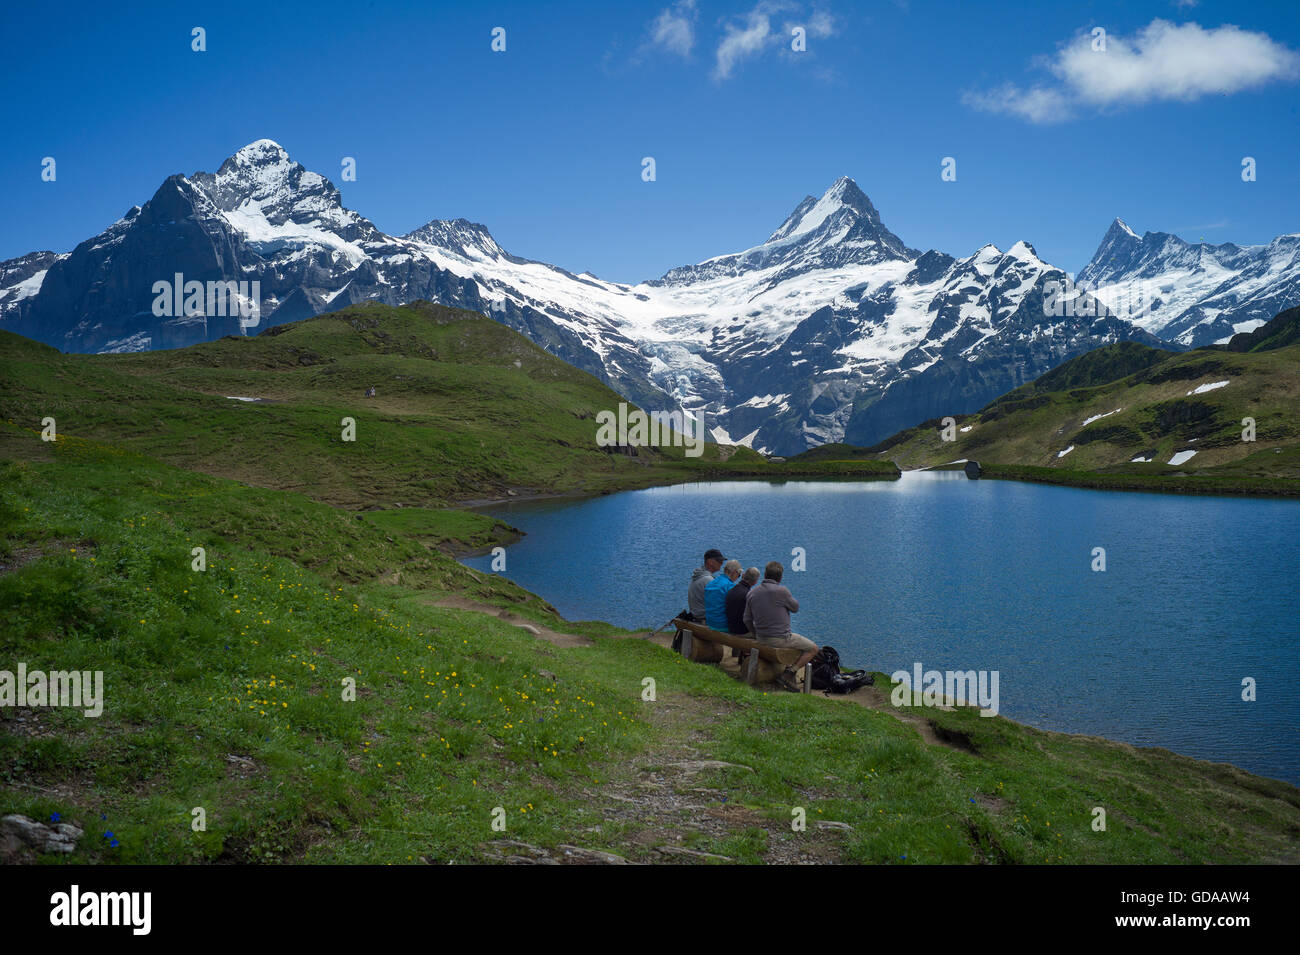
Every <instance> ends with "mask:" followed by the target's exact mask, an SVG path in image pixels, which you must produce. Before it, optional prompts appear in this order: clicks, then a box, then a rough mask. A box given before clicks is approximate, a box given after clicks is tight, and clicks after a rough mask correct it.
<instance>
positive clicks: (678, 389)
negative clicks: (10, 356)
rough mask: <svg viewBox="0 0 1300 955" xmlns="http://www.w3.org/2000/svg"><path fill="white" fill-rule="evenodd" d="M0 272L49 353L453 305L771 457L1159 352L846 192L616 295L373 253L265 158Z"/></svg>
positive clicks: (386, 245) (488, 261)
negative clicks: (217, 293)
mask: <svg viewBox="0 0 1300 955" xmlns="http://www.w3.org/2000/svg"><path fill="white" fill-rule="evenodd" d="M176 275H181V276H183V279H184V281H185V282H186V283H189V282H191V281H195V282H199V283H209V282H222V281H235V282H246V283H253V282H256V283H257V287H256V294H257V296H258V305H259V306H260V311H259V313H258V315H257V317H256V319H255V324H253V325H251V326H250V325H248V324H246V322H245V321H244V320H242V319H241V318H240V316H239V315H233V316H232V315H220V314H214V313H213V312H212V311H211V309H210V308H209V309H204V308H202V307H197V308H193V309H191V308H188V307H187V308H186V309H183V310H181V309H168V308H165V307H164V308H162V309H161V310H160V308H159V307H158V305H159V301H160V298H159V296H158V294H157V293H156V292H155V291H154V288H155V285H156V283H158V282H159V281H163V282H170V281H172V280H173V278H174V276H176ZM0 276H3V278H2V279H0V327H3V328H7V329H10V330H13V331H17V332H19V333H21V334H25V335H28V336H30V337H33V338H37V339H40V340H42V341H45V342H48V343H50V344H52V345H55V346H56V347H59V348H62V349H65V350H70V351H124V350H140V349H150V348H172V347H178V346H183V345H188V344H192V343H195V342H200V341H206V340H210V339H213V338H217V337H220V336H222V335H227V334H244V333H247V334H255V333H256V332H257V331H260V330H261V329H264V328H267V327H270V326H273V325H277V324H281V323H283V322H286V321H294V320H297V319H300V318H305V317H308V316H311V315H315V314H319V313H321V312H325V311H330V310H334V309H338V308H341V307H343V306H345V305H349V304H353V303H357V302H362V301H366V300H376V301H381V302H385V303H389V304H400V303H402V302H408V301H413V300H416V299H428V300H430V301H435V302H440V303H443V304H446V305H452V306H459V307H464V308H471V309H474V310H477V311H481V312H484V313H486V314H488V315H490V316H492V317H493V318H496V319H497V320H498V321H501V322H503V323H504V324H507V325H509V326H510V327H512V328H515V329H516V330H518V331H520V332H522V333H524V334H525V335H527V336H528V337H530V338H531V339H532V340H533V341H535V342H537V343H538V344H540V345H542V346H543V347H544V348H546V349H548V350H549V351H551V352H552V353H554V354H556V355H558V356H559V357H561V358H563V359H565V360H567V361H569V362H570V363H572V364H574V365H576V366H578V367H580V368H583V369H584V370H586V371H589V372H591V373H592V374H595V375H596V376H598V377H600V378H602V379H603V380H605V381H606V382H608V383H609V384H610V385H611V386H612V387H614V388H615V389H616V390H617V391H619V392H620V393H622V394H623V395H625V396H627V397H628V398H629V399H630V400H632V401H634V402H636V403H638V404H640V405H641V406H642V407H647V408H657V409H671V408H674V407H677V406H681V407H684V408H686V409H687V410H689V411H692V412H696V413H702V414H703V415H704V418H705V424H706V426H707V427H708V428H709V429H710V430H711V431H712V433H713V434H714V436H715V437H717V438H718V439H719V440H723V441H735V442H740V443H745V444H749V445H751V446H753V447H755V448H758V449H760V450H766V451H768V452H771V453H795V452H798V451H801V450H804V449H805V448H807V447H809V446H812V445H816V444H821V443H825V442H828V441H840V440H848V441H852V442H855V443H860V444H870V443H874V442H875V441H878V440H880V439H882V438H884V437H887V436H889V435H890V434H892V433H894V432H895V431H897V430H899V429H901V428H904V427H907V426H909V425H912V424H915V423H917V422H918V421H920V420H923V419H925V418H929V417H934V416H942V415H946V414H958V413H963V412H968V411H972V410H975V409H977V408H979V407H982V406H983V405H984V404H986V403H987V402H988V401H990V400H992V399H993V398H995V397H997V396H998V395H1000V394H1003V393H1004V392H1006V391H1009V390H1010V389H1012V388H1014V387H1017V386H1018V385H1020V384H1023V383H1024V382H1026V381H1028V380H1031V379H1032V378H1034V377H1037V376H1038V375H1040V374H1042V373H1043V372H1045V371H1047V370H1049V369H1050V368H1052V367H1054V366H1055V365H1057V364H1060V363H1061V362H1063V361H1065V360H1067V359H1068V358H1071V357H1073V356H1074V355H1076V354H1079V353H1081V352H1083V351H1086V350H1088V349H1091V348H1095V347H1097V346H1099V345H1102V344H1106V343H1109V342H1113V341H1119V340H1126V339H1135V340H1139V341H1143V342H1146V343H1147V344H1158V342H1157V340H1156V339H1155V338H1153V337H1152V336H1151V335H1150V334H1148V333H1147V332H1145V331H1143V330H1142V329H1140V328H1138V327H1136V326H1134V325H1133V324H1131V323H1129V322H1126V321H1123V320H1121V319H1118V318H1115V317H1114V316H1111V315H1108V314H1105V312H1106V310H1105V309H1104V308H1100V309H1098V311H1100V312H1101V313H1102V314H1100V315H1087V314H1078V313H1076V315H1069V316H1065V317H1051V316H1049V315H1048V309H1046V308H1045V303H1044V287H1045V285H1046V283H1048V282H1062V281H1063V280H1064V279H1065V276H1064V274H1063V273H1062V272H1061V270H1060V269H1056V268H1054V267H1052V266H1050V265H1048V264H1047V263H1045V262H1043V261H1042V260H1040V259H1039V258H1038V256H1037V254H1036V253H1035V252H1034V250H1033V248H1032V247H1031V246H1029V245H1027V244H1026V243H1023V242H1020V243H1017V244H1016V245H1014V246H1013V247H1012V248H1011V249H1010V250H1009V251H1006V252H1002V251H1000V250H998V249H997V248H995V247H993V246H991V245H990V246H985V247H983V248H981V249H979V250H977V251H976V252H975V253H974V254H973V255H970V256H968V257H966V258H961V259H957V258H953V257H952V256H949V255H946V254H944V253H942V252H934V251H930V252H925V253H921V252H919V251H917V250H915V249H911V248H908V247H907V246H906V245H905V244H904V243H903V242H902V240H900V239H899V238H898V237H897V236H896V235H894V234H893V233H892V232H890V231H889V230H888V229H887V228H886V227H885V226H884V224H883V223H882V221H881V218H880V215H879V213H878V212H877V210H876V209H875V207H874V206H873V205H872V203H871V201H870V200H869V199H868V198H867V197H866V195H864V194H863V193H862V191H861V190H860V189H859V188H858V187H857V185H856V184H855V183H854V182H853V180H851V179H847V178H843V179H840V180H838V181H836V182H835V183H834V184H833V185H832V186H831V187H830V189H828V190H827V191H826V193H825V194H823V195H822V196H820V197H813V196H808V197H806V198H805V199H804V200H803V201H802V202H800V203H799V204H798V206H797V207H796V208H795V210H794V211H793V212H792V213H791V214H790V216H789V217H788V218H787V219H786V220H785V222H783V223H782V224H781V225H780V227H778V228H777V229H776V231H774V232H773V233H772V234H771V235H770V236H769V237H768V238H767V239H766V240H765V241H764V242H762V243H760V244H759V245H756V246H754V247H752V248H750V249H746V250H744V251H742V252H738V253H733V254H729V255H723V256H718V257H716V258H712V259H708V260H706V261H704V262H700V263H698V264H695V265H687V266H682V267H680V268H675V269H672V270H670V271H669V272H668V273H667V274H665V275H664V276H662V277H661V278H659V279H656V280H653V281H646V282H642V283H639V284H637V285H626V284H622V283H617V282H608V281H604V280H602V279H599V278H597V277H595V276H593V275H590V274H581V275H575V274H573V273H571V272H568V271H566V270H564V269H562V268H558V267H556V266H553V265H547V264H545V263H542V262H535V261H531V260H528V259H523V258H520V257H518V256H514V255H511V254H510V253H508V252H506V251H505V250H504V249H502V248H501V247H500V246H499V245H498V244H497V242H496V241H495V240H494V239H493V238H492V236H491V234H490V233H489V232H488V230H487V229H486V228H485V227H484V226H482V225H478V224H475V223H472V222H469V221H466V220H464V219H456V220H435V221H432V222H429V223H428V224H427V225H425V226H422V227H421V228H419V229H416V230H415V231H413V232H411V233H409V234H407V235H404V236H391V235H388V234H386V233H384V232H382V231H381V230H379V229H378V228H377V227H376V226H375V225H374V224H373V223H371V222H370V221H369V220H367V219H365V218H364V217H362V216H360V215H359V214H357V213H355V212H353V211H351V210H348V209H346V208H345V207H344V206H343V204H342V200H341V196H340V195H339V192H338V190H337V189H336V188H335V187H334V186H333V184H331V183H330V182H329V180H327V179H325V178H324V177H322V176H320V175H318V174H316V173H313V172H311V171H309V170H307V169H305V168H304V167H303V166H301V165H300V164H298V163H295V162H293V161H292V160H291V159H290V158H289V156H288V154H287V153H286V152H285V151H284V150H283V149H282V148H281V147H280V146H279V145H278V144H276V143H274V142H271V141H270V140H259V141H257V142H255V143H251V144H249V145H248V146H245V147H244V148H243V149H241V150H239V151H238V152H237V153H236V154H235V155H234V156H232V157H230V158H229V159H227V160H226V161H225V162H224V163H223V164H222V165H221V167H220V169H219V170H218V171H217V172H216V173H215V174H209V173H196V174H194V175H193V176H189V177H186V176H181V175H176V176H172V177H171V178H169V179H168V180H167V181H166V182H164V183H163V185H162V186H161V187H160V188H159V190H158V192H157V193H156V194H155V195H154V196H153V198H151V199H150V200H149V201H148V202H146V203H145V204H144V205H143V206H137V207H134V208H132V209H131V210H130V211H128V212H127V214H126V215H125V216H123V217H122V219H120V220H119V221H117V222H115V223H113V224H112V225H111V226H109V227H108V229H106V230H105V231H104V232H103V233H101V234H100V235H98V236H95V237H94V238H92V239H89V240H87V241H86V242H83V243H81V245H79V246H77V248H76V249H74V250H73V251H72V252H71V253H69V254H67V255H61V256H59V255H54V254H53V253H36V254H33V255H30V256H25V257H23V258H22V259H16V260H12V261H10V262H6V263H0ZM178 295H179V293H178ZM1085 298H1086V296H1085ZM162 301H163V304H164V305H169V304H170V302H171V298H170V296H165V297H163V299H162ZM178 301H179V299H178ZM160 312H161V314H160ZM187 312H192V314H186V313H187ZM1076 316H1077V317H1076Z"/></svg>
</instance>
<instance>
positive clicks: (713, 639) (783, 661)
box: [673, 617, 812, 693]
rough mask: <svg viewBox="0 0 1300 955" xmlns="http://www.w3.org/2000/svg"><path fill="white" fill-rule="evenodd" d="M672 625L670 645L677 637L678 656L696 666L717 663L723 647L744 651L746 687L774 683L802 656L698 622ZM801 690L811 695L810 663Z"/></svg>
mask: <svg viewBox="0 0 1300 955" xmlns="http://www.w3.org/2000/svg"><path fill="white" fill-rule="evenodd" d="M673 626H675V627H676V628H677V633H675V634H674V635H673V643H677V637H678V636H680V637H681V653H682V656H684V657H686V659H688V660H693V661H694V662H696V663H719V662H721V660H722V648H723V647H733V648H735V649H737V650H748V651H749V660H748V663H747V665H746V667H745V682H746V683H748V684H749V685H750V686H753V685H754V684H756V683H768V682H771V681H773V680H775V679H776V677H777V676H778V675H779V674H780V673H781V671H783V670H784V669H785V668H786V667H788V666H790V665H791V664H793V663H794V662H795V661H796V660H798V659H799V657H801V656H803V652H802V651H800V650H795V649H793V648H787V647H772V646H768V645H767V644H766V643H759V642H758V641H757V640H753V639H751V638H749V637H742V636H738V635H736V634H734V633H723V632H722V631H720V630H712V629H710V628H709V627H706V626H705V625H704V624H702V623H695V622H694V621H691V620H683V619H681V618H680V617H678V618H676V619H674V620H673ZM803 691H804V692H805V693H810V692H812V664H811V663H808V664H805V665H804V673H803Z"/></svg>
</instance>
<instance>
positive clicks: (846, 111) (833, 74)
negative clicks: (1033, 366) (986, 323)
mask: <svg viewBox="0 0 1300 955" xmlns="http://www.w3.org/2000/svg"><path fill="white" fill-rule="evenodd" d="M132 7H133V9H132V10H131V11H129V12H122V11H120V10H117V9H114V8H113V6H112V5H101V4H93V5H92V4H89V3H87V4H67V5H56V6H50V5H39V4H37V5H31V4H24V5H21V7H19V6H18V5H15V4H8V5H6V7H5V9H4V11H3V13H0V36H3V37H4V38H5V39H6V42H5V44H4V47H5V50H6V57H5V58H4V59H3V61H0V90H2V91H3V94H4V102H5V104H6V114H7V115H6V118H5V124H4V128H5V139H4V146H3V150H0V223H3V228H0V258H9V257H12V256H16V255H20V254H22V253H24V252H28V251H32V250H36V249H54V250H56V251H67V250H69V249H71V248H72V247H73V246H74V245H75V244H76V243H78V242H80V241H82V240H83V239H86V238H88V237H90V236H91V235H93V234H95V233H97V232H98V231H100V230H101V229H103V228H104V227H105V226H106V225H108V224H109V223H110V222H112V221H113V220H115V219H117V218H118V217H119V216H121V215H122V213H123V212H125V211H126V210H127V209H128V208H129V207H130V206H131V205H133V204H138V203H143V202H145V201H146V200H147V199H148V198H149V197H151V196H152V195H153V193H154V191H155V190H156V189H157V188H158V186H159V185H160V184H161V182H162V181H163V179H165V178H166V177H167V176H168V175H170V174H172V173H177V172H183V173H186V174H189V173H193V172H195V171H198V170H206V171H214V170H215V169H216V168H217V167H218V166H219V165H220V163H221V161H222V160H223V159H224V158H225V157H227V156H229V155H230V154H231V153H233V152H234V151H235V150H236V149H238V148H239V147H240V146H242V145H244V144H246V143H248V142H251V141H252V140H255V139H259V138H262V137H267V138H271V139H274V140H276V141H277V142H279V143H281V144H282V145H283V146H284V147H285V148H286V149H287V150H288V151H289V153H290V155H291V156H292V157H293V158H294V159H296V160H298V161H299V162H302V163H303V164H304V165H306V166H307V167H308V168H310V169H314V170H316V171H318V172H320V173H322V174H323V175H325V176H327V177H328V178H329V179H330V180H331V181H333V182H334V183H335V185H337V186H338V187H339V188H340V189H341V190H342V193H343V197H344V202H345V204H346V205H347V206H349V207H350V208H353V209H356V210H357V211H359V212H360V213H362V214H363V215H365V216H367V217H368V218H370V219H371V220H372V221H374V222H375V223H376V225H378V226H379V228H381V229H384V230H385V231H388V232H391V233H395V234H401V233H404V232H407V231H409V230H411V229H414V228H415V227H417V226H419V225H421V224H423V223H424V222H425V221H427V220H429V219H433V218H454V217H459V216H463V217H466V218H469V219H473V220H475V221H479V222H482V223H484V224H486V225H487V226H488V227H489V228H490V229H491V230H492V232H493V234H494V235H495V236H496V238H497V240H498V241H499V242H500V243H501V244H502V246H504V247H505V248H506V249H507V250H509V251H511V252H514V253H515V254H518V255H522V256H526V257H529V258H534V259H540V260H543V261H547V262H553V263H556V264H558V265H562V266H564V267H566V268H568V269H571V270H573V271H592V272H594V273H595V274H597V275H600V276H602V277H606V278H611V279H617V280H623V281H636V280H640V279H645V278H652V277H656V276H658V275H660V274H662V273H663V272H664V271H666V270H667V269H668V268H671V267H673V266H676V265H682V264H686V263H689V262H695V261H698V260H700V259H703V258H707V257H709V256H713V255H718V254H722V253H724V252H730V251H736V250H739V249H743V248H746V247H748V246H751V245H754V244H757V243H758V242H761V241H762V240H763V239H765V238H766V237H767V235H768V234H769V233H770V232H771V231H772V230H773V229H775V228H776V227H777V226H778V225H779V224H780V222H781V221H782V219H783V218H784V217H785V216H786V215H787V214H788V213H789V212H790V210H791V209H792V208H793V207H794V206H795V205H796V204H797V203H798V202H799V200H800V199H802V198H803V196H804V195H805V194H808V193H813V194H820V193H821V192H822V191H824V190H825V189H826V188H827V187H828V186H829V185H830V184H831V183H832V182H833V181H834V180H835V179H836V178H837V177H838V176H841V175H848V176H852V177H853V178H854V179H856V180H857V182H858V184H859V186H861V188H862V189H863V191H865V192H866V193H867V195H868V196H870V197H871V199H872V201H873V202H874V203H875V205H876V207H877V208H878V209H879V210H880V212H881V216H882V218H883V220H884V222H885V224H886V225H888V226H889V227H890V228H891V229H892V230H893V231H894V232H895V233H897V234H898V235H899V236H900V237H901V238H902V239H903V240H904V241H905V242H907V243H908V244H909V245H911V246H913V247H915V248H920V249H928V248H938V249H942V250H944V251H946V252H950V253H952V254H956V255H966V254H969V253H970V252H972V251H974V250H975V249H976V248H978V247H979V246H980V245H982V244H984V243H985V242H993V243H995V244H997V245H998V246H999V247H1001V248H1003V249H1006V248H1008V247H1009V246H1010V245H1011V244H1013V243H1014V242H1016V241H1017V240H1019V239H1025V240H1026V241H1028V242H1030V243H1031V244H1033V245H1034V247H1035V248H1036V249H1037V251H1038V253H1039V255H1040V256H1042V257H1043V258H1044V259H1046V260H1048V261H1049V262H1052V263H1054V264H1057V265H1060V266H1062V267H1064V268H1067V269H1070V270H1077V269H1078V268H1080V267H1081V266H1082V265H1083V264H1084V263H1085V262H1086V261H1087V259H1088V258H1089V257H1090V256H1091V254H1092V252H1093V251H1094V249H1095V248H1096V246H1097V244H1098V243H1099V242H1100V240H1101V237H1102V235H1103V233H1104V232H1105V230H1106V228H1107V226H1108V225H1109V224H1110V221H1111V220H1112V219H1113V218H1114V217H1115V216H1117V215H1118V216H1122V217H1123V218H1124V219H1125V220H1126V221H1127V222H1128V224H1129V225H1130V226H1132V227H1133V228H1134V229H1135V230H1137V231H1138V232H1139V233H1141V232H1143V231H1145V230H1160V231H1171V232H1177V233H1178V234H1180V235H1182V236H1183V237H1184V238H1187V239H1189V240H1192V241H1196V240H1199V239H1201V238H1204V239H1205V240H1207V241H1211V242H1223V241H1235V242H1238V243H1243V244H1244V243H1259V242H1266V241H1268V240H1269V239H1271V238H1272V237H1273V236H1275V235H1278V234H1281V233H1287V232H1297V231H1300V168H1298V166H1297V164H1298V163H1300V113H1298V107H1300V83H1298V82H1297V75H1296V74H1297V69H1296V63H1297V60H1296V51H1297V50H1300V4H1294V3H1276V4H1241V3H1218V2H1212V0H1202V2H1199V3H1195V4H1189V3H1188V0H1182V2H1155V3H1088V2H1078V3H1051V2H1047V3H1042V4H1024V3H969V2H965V3H963V2H953V3H923V2H920V0H910V2H887V0H886V2H876V3H871V4H848V3H842V2H830V3H824V4H823V3H807V2H795V0H789V2H782V0H766V2H762V3H759V2H755V0H747V2H743V3H732V2H709V0H695V2H693V3H692V2H690V0H682V2H679V3H677V4H670V3H664V2H654V3H646V4H637V3H603V2H602V3H555V4H547V5H545V6H543V5H541V4H538V3H518V4H513V3H498V4H492V3H465V4H451V3H446V4H443V3H436V2H435V3H429V2H424V3H410V4H402V3H392V4H388V3H378V2H375V3H365V2H347V3H341V2H332V0H317V2H313V3H310V4H307V3H294V2H280V3H266V2H262V3H256V4H243V3H210V4H203V3H199V4H188V5H182V6H173V5H169V4H158V5H149V4H136V5H132ZM795 25H800V26H803V27H804V30H805V33H806V46H807V49H806V50H804V51H802V52H794V51H793V50H792V49H791V32H790V28H791V27H793V26H795ZM195 26H201V27H203V28H204V29H205V30H206V39H207V50H206V52H202V53H198V52H194V51H192V50H191V29H192V28H193V27H195ZM497 26H501V27H504V28H505V30H506V50H505V52H502V53H497V52H493V51H492V50H491V41H492V37H491V31H492V29H493V28H494V27H497ZM1096 27H1100V28H1102V29H1104V30H1106V38H1107V42H1108V46H1107V49H1106V50H1104V51H1097V50H1092V49H1091V44H1092V43H1093V40H1092V33H1091V31H1092V30H1093V29H1094V28H1096ZM1225 27H1235V28H1237V29H1225ZM1080 37H1082V39H1080ZM1090 57H1091V58H1090ZM1107 58H1108V59H1107ZM46 156H52V157H54V158H55V160H56V161H57V180H56V181H55V182H43V181H42V180H41V175H40V173H41V161H42V159H43V158H44V157H46ZM344 156H352V157H355V159H356V161H357V180H356V181H355V182H344V181H342V180H341V177H340V162H341V160H342V158H343V157H344ZM645 156H653V157H654V159H655V162H656V176H657V178H656V180H655V181H654V182H644V181H643V180H642V178H641V171H642V158H643V157H645ZM1246 156H1250V157H1253V158H1254V159H1255V161H1256V168H1257V178H1256V181H1254V182H1243V181H1242V178H1241V168H1242V167H1241V163H1242V159H1243V157H1246ZM944 157H953V158H955V159H956V161H957V165H956V171H957V178H956V181H954V182H944V181H942V180H941V178H940V170H941V166H940V164H941V161H942V159H943V158H944Z"/></svg>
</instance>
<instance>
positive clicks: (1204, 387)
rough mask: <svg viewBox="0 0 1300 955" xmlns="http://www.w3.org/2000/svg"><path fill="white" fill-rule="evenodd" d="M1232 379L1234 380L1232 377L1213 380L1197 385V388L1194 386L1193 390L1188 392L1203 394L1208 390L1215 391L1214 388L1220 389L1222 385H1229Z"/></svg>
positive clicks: (1190, 393)
mask: <svg viewBox="0 0 1300 955" xmlns="http://www.w3.org/2000/svg"><path fill="white" fill-rule="evenodd" d="M1231 380H1232V379H1230V378H1229V379H1226V380H1224V381H1212V382H1210V383H1209V384H1208V385H1197V386H1196V387H1195V388H1193V389H1192V390H1191V391H1189V392H1188V394H1189V395H1203V394H1205V393H1206V392H1207V391H1214V390H1216V389H1218V388H1222V387H1224V386H1225V385H1227V384H1228V383H1229V382H1230V381H1231Z"/></svg>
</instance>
